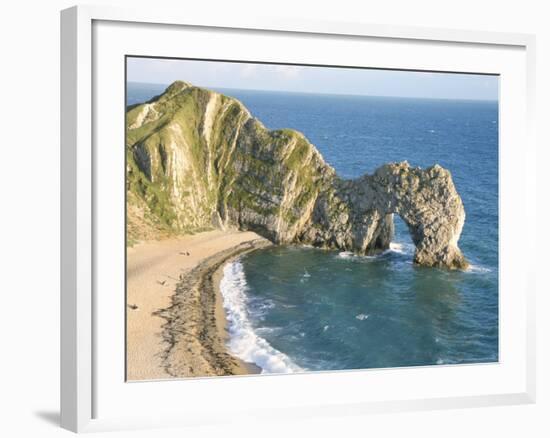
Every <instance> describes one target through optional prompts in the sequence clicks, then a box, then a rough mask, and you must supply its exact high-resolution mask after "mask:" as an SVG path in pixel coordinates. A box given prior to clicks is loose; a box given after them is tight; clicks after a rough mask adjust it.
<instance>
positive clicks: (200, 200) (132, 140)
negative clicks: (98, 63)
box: [126, 82, 467, 269]
mask: <svg viewBox="0 0 550 438" xmlns="http://www.w3.org/2000/svg"><path fill="white" fill-rule="evenodd" d="M127 126H128V131H127V145H126V150H127V163H128V166H127V184H128V203H129V205H130V206H131V207H132V208H129V209H128V224H129V225H128V232H129V237H130V238H132V239H140V238H142V236H143V235H148V236H149V235H150V234H151V232H152V231H155V230H156V231H158V232H159V233H166V232H170V231H172V232H186V231H195V230H200V229H204V228H211V227H216V228H238V229H243V230H253V231H255V232H257V233H258V234H260V235H262V236H264V237H266V238H268V239H270V240H271V241H273V242H275V243H303V244H311V245H314V246H317V247H324V248H334V249H341V250H346V251H354V252H357V253H361V254H376V253H379V252H381V251H384V250H386V249H388V248H389V244H390V241H391V239H392V237H393V232H394V229H393V215H394V214H398V215H399V216H401V218H402V219H403V220H404V221H405V223H406V224H407V225H408V227H409V231H410V233H411V237H412V240H413V242H414V244H415V245H416V253H415V258H414V261H415V263H417V264H420V265H425V266H438V267H448V268H453V269H454V268H458V269H461V268H465V267H466V266H467V262H466V260H465V258H464V256H463V255H462V253H461V251H460V249H459V248H458V239H459V237H460V233H461V231H462V226H463V224H464V219H465V213H464V207H463V205H462V201H461V199H460V196H459V195H458V193H457V192H456V189H455V187H454V184H453V181H452V178H451V174H450V172H449V171H448V170H445V169H443V168H441V167H440V166H438V165H435V166H433V167H431V168H428V169H425V170H422V169H420V168H413V167H411V166H409V165H408V164H407V163H406V162H404V163H392V164H386V165H384V166H382V167H380V168H379V169H377V170H376V171H375V173H374V174H373V175H364V176H363V177H360V178H358V179H354V180H343V179H341V178H339V177H338V176H337V175H336V172H335V171H334V169H333V168H332V167H331V166H329V165H328V164H327V163H325V161H324V160H323V157H322V156H321V154H320V153H319V152H318V151H317V149H316V148H315V146H313V145H312V144H311V143H309V141H308V140H307V139H306V138H305V137H304V136H303V135H302V134H301V133H299V132H297V131H293V130H287V129H285V130H277V131H270V130H268V129H266V128H265V127H264V126H263V125H262V123H261V122H260V121H258V120H257V119H254V118H253V117H252V116H251V115H250V113H249V112H248V110H247V109H246V108H245V107H244V106H243V105H242V104H241V103H240V102H239V101H237V100H236V99H234V98H231V97H228V96H224V95H222V94H219V93H215V92H212V91H209V90H205V89H202V88H198V87H193V86H191V85H190V84H188V83H185V82H175V83H174V84H172V85H171V86H170V87H168V89H167V90H166V92H165V93H164V94H163V95H161V96H159V97H157V98H155V99H152V100H151V101H149V102H148V103H146V104H143V105H138V106H136V107H134V108H132V109H130V110H129V111H128V113H127ZM132 211H139V212H140V216H139V217H137V216H136V215H133V214H131V212H132Z"/></svg>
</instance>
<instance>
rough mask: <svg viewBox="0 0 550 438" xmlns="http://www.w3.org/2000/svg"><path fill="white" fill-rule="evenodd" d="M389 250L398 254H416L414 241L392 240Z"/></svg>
mask: <svg viewBox="0 0 550 438" xmlns="http://www.w3.org/2000/svg"><path fill="white" fill-rule="evenodd" d="M388 251H389V252H395V253H398V254H410V255H412V254H414V245H413V244H412V243H398V242H390V249H389V250H388Z"/></svg>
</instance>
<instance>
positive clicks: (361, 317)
mask: <svg viewBox="0 0 550 438" xmlns="http://www.w3.org/2000/svg"><path fill="white" fill-rule="evenodd" d="M368 317H369V315H365V314H364V313H360V314H359V315H357V316H356V317H355V319H358V320H359V321H364V320H365V319H367V318H368Z"/></svg>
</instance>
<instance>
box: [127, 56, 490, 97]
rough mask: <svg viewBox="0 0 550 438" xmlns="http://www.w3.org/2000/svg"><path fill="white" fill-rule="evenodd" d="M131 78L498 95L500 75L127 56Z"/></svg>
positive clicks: (213, 84) (437, 94)
mask: <svg viewBox="0 0 550 438" xmlns="http://www.w3.org/2000/svg"><path fill="white" fill-rule="evenodd" d="M127 62H128V65H127V75H128V81H130V82H148V83H154V84H170V83H172V82H173V81H175V80H184V81H187V82H191V83H192V84H193V85H197V86H202V87H211V88H237V89H253V90H271V91H294V92H303V93H330V94H357V95H370V96H394V97H425V98H438V99H475V100H498V77H496V76H486V75H472V74H456V73H429V72H408V71H396V70H373V69H350V68H326V67H306V66H289V65H267V64H252V63H232V62H218V61H188V60H180V59H156V58H128V61H127Z"/></svg>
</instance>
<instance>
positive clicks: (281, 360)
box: [220, 260, 303, 374]
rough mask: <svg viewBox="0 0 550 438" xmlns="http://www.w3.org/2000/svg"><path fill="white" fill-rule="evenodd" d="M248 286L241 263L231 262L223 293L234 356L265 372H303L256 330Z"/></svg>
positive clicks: (230, 345) (231, 350) (227, 265)
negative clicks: (250, 309)
mask: <svg viewBox="0 0 550 438" xmlns="http://www.w3.org/2000/svg"><path fill="white" fill-rule="evenodd" d="M247 289H248V285H247V282H246V277H245V274H244V270H243V266H242V264H241V262H240V261H239V260H236V261H233V262H230V263H228V264H226V265H225V267H224V269H223V278H222V280H221V282H220V291H221V294H222V297H223V307H224V309H225V312H226V316H227V322H228V328H229V342H228V348H229V351H230V352H231V354H233V355H234V356H236V357H238V358H239V359H241V360H243V361H245V362H252V363H254V364H256V365H257V366H259V367H260V368H261V369H262V374H264V373H277V374H278V373H294V372H299V371H303V369H302V368H300V367H299V366H298V365H296V364H295V363H294V362H293V361H292V360H291V359H290V358H289V357H288V356H287V355H285V354H283V353H281V352H280V351H278V350H277V349H275V348H273V347H272V346H271V345H270V344H269V342H267V341H266V340H265V339H264V338H262V337H261V336H259V335H258V334H257V333H256V332H255V331H254V328H253V327H252V324H251V322H250V319H249V314H248V307H247V303H248V297H247V295H246V290H247Z"/></svg>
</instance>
